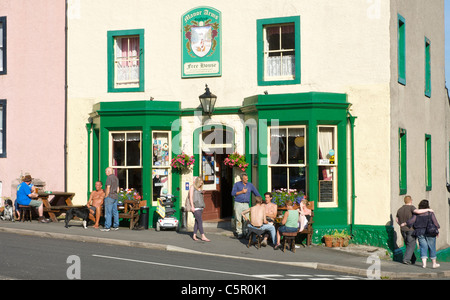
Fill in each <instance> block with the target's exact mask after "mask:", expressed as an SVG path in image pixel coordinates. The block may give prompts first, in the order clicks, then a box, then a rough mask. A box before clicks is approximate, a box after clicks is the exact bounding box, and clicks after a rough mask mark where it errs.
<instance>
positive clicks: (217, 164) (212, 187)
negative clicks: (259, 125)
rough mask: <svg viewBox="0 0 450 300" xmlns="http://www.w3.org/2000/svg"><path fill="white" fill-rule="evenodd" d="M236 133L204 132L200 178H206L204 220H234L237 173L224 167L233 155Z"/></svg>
mask: <svg viewBox="0 0 450 300" xmlns="http://www.w3.org/2000/svg"><path fill="white" fill-rule="evenodd" d="M233 140H234V132H233V131H232V130H227V129H223V128H221V129H217V128H216V129H214V130H208V131H203V132H202V145H201V150H202V152H201V165H200V176H201V177H202V179H203V182H204V186H203V191H204V193H203V199H204V201H205V208H204V210H203V220H205V221H211V220H220V219H227V218H231V215H232V209H233V203H232V197H231V189H232V185H233V170H232V169H231V168H229V167H227V166H225V164H224V160H225V158H227V156H228V154H230V153H232V148H233V147H232V145H233V143H232V141H233Z"/></svg>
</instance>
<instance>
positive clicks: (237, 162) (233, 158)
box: [223, 152, 248, 171]
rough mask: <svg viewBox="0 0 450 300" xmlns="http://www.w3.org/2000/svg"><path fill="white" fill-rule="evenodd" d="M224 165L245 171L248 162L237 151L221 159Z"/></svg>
mask: <svg viewBox="0 0 450 300" xmlns="http://www.w3.org/2000/svg"><path fill="white" fill-rule="evenodd" d="M223 163H224V164H225V165H226V166H230V167H231V168H232V167H238V168H239V169H241V170H242V171H245V170H246V169H247V167H248V163H247V162H246V161H245V155H240V154H239V153H237V152H234V153H233V154H230V155H228V157H227V158H225V160H224V161H223Z"/></svg>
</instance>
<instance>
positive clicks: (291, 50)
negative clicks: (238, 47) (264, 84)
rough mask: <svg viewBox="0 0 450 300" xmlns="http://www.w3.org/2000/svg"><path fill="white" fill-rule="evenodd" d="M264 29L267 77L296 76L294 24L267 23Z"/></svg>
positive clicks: (291, 77) (285, 77) (288, 77)
mask: <svg viewBox="0 0 450 300" xmlns="http://www.w3.org/2000/svg"><path fill="white" fill-rule="evenodd" d="M264 29H265V43H264V57H265V79H266V80H271V79H274V80H275V79H277V80H279V79H293V78H295V26H294V24H293V23H292V24H281V25H266V26H265V27H264Z"/></svg>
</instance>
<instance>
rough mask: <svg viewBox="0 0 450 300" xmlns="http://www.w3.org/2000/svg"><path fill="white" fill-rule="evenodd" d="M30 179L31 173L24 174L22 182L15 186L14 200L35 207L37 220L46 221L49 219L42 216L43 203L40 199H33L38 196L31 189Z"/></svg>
mask: <svg viewBox="0 0 450 300" xmlns="http://www.w3.org/2000/svg"><path fill="white" fill-rule="evenodd" d="M32 180H33V179H32V178H31V175H25V176H24V178H23V179H22V181H23V182H22V183H21V184H19V185H18V186H17V198H16V202H17V203H18V204H19V205H29V206H31V207H33V208H35V209H37V210H38V214H39V219H38V221H39V222H41V223H48V222H49V220H48V219H46V218H44V205H43V204H42V201H40V200H34V199H36V198H37V197H38V194H37V193H36V192H33V191H32V187H33V184H32V183H31V181H32Z"/></svg>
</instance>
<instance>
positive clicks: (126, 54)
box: [108, 29, 144, 92]
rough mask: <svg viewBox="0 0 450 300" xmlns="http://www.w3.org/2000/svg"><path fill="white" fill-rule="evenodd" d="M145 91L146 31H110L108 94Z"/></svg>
mask: <svg viewBox="0 0 450 300" xmlns="http://www.w3.org/2000/svg"><path fill="white" fill-rule="evenodd" d="M142 91H144V30H143V29H137V30H122V31H108V92H142Z"/></svg>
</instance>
